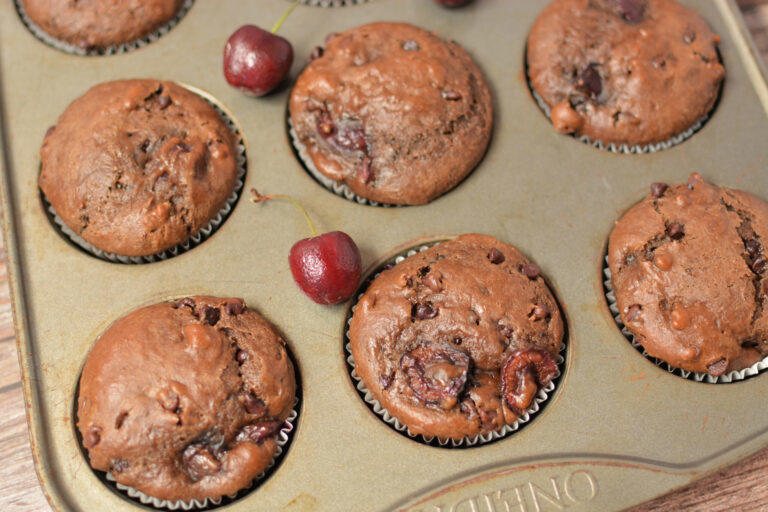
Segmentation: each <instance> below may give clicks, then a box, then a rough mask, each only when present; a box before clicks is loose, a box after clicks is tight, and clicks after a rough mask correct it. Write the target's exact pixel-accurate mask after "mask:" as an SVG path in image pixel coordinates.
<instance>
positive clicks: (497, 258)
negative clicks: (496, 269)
mask: <svg viewBox="0 0 768 512" xmlns="http://www.w3.org/2000/svg"><path fill="white" fill-rule="evenodd" d="M505 259H506V258H505V257H504V253H503V252H501V251H500V250H498V249H497V248H495V247H494V248H493V249H491V250H490V251H489V252H488V260H490V262H491V263H493V264H494V265H498V264H500V263H504V260H505Z"/></svg>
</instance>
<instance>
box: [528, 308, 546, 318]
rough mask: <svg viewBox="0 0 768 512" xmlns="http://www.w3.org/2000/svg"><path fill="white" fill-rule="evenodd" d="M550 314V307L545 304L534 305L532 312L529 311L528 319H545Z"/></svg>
mask: <svg viewBox="0 0 768 512" xmlns="http://www.w3.org/2000/svg"><path fill="white" fill-rule="evenodd" d="M548 316H549V309H547V308H546V307H544V306H539V305H536V306H533V308H532V309H531V312H530V313H528V319H529V320H531V321H532V322H535V321H537V320H544V319H545V318H547V317H548Z"/></svg>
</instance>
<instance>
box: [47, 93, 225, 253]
mask: <svg viewBox="0 0 768 512" xmlns="http://www.w3.org/2000/svg"><path fill="white" fill-rule="evenodd" d="M40 155H41V160H42V170H41V172H40V179H39V185H40V189H41V190H42V191H43V194H44V195H45V197H46V198H47V200H48V201H49V202H50V203H51V205H52V206H53V208H54V209H55V210H56V213H57V214H58V215H59V217H61V219H62V220H63V221H64V222H65V223H66V225H67V226H69V228H71V229H72V230H73V231H74V232H75V233H76V234H78V235H79V236H80V237H82V238H83V239H84V240H86V241H87V242H89V243H91V244H93V245H94V246H95V247H96V248H98V249H101V250H102V251H106V252H109V253H114V254H119V255H123V256H147V255H152V254H155V253H158V252H161V251H163V250H166V249H169V248H171V247H173V246H175V245H177V244H180V243H182V242H185V241H186V240H187V239H188V238H189V237H191V236H193V235H195V234H196V233H197V232H198V231H199V230H200V228H203V227H205V226H206V225H208V224H209V222H210V221H211V219H212V218H213V217H214V216H215V215H216V214H217V213H218V212H219V211H220V210H221V209H222V207H224V205H225V203H226V202H227V199H228V198H229V196H230V195H231V194H232V191H233V189H234V186H235V181H236V178H237V162H236V158H235V142H234V141H233V136H232V133H231V132H230V130H229V129H228V128H227V125H226V124H225V122H224V121H223V120H222V119H221V117H220V116H219V114H218V113H217V112H216V110H214V108H213V107H212V106H211V105H209V104H208V103H207V102H206V101H205V100H204V99H203V98H201V97H200V96H198V95H196V94H194V93H192V92H190V91H188V90H187V89H184V88H183V87H181V86H179V85H176V84H175V83H172V82H160V81H157V80H122V81H117V82H107V83H102V84H99V85H96V86H95V87H93V88H92V89H90V90H89V91H88V92H87V93H85V95H83V96H82V97H80V98H78V99H77V100H75V101H74V102H73V103H72V104H71V105H69V107H67V109H66V110H65V111H64V113H63V114H62V115H61V117H59V120H58V124H57V125H56V126H55V127H53V128H51V129H49V130H48V133H47V134H46V136H45V140H44V141H43V147H42V149H41V150H40Z"/></svg>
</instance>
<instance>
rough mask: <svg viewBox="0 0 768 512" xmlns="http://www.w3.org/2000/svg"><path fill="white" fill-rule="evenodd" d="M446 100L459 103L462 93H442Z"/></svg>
mask: <svg viewBox="0 0 768 512" xmlns="http://www.w3.org/2000/svg"><path fill="white" fill-rule="evenodd" d="M440 94H441V95H442V97H443V99H444V100H448V101H459V100H460V99H461V93H459V92H456V91H443V92H441V93H440Z"/></svg>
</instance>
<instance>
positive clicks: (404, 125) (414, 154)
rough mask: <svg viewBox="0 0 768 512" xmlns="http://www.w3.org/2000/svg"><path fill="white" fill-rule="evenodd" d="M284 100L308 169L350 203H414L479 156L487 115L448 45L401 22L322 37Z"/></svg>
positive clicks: (464, 65) (476, 85)
mask: <svg viewBox="0 0 768 512" xmlns="http://www.w3.org/2000/svg"><path fill="white" fill-rule="evenodd" d="M326 41H327V43H326V48H325V51H324V53H322V52H319V50H318V52H317V53H322V55H321V56H320V57H318V58H316V59H314V60H313V61H312V62H311V63H310V64H309V65H308V66H307V67H306V69H305V70H304V71H303V72H302V73H301V75H300V76H299V78H298V80H297V81H296V85H295V86H294V88H293V92H292V93H291V100H290V112H291V120H292V122H293V125H294V128H295V129H296V133H297V135H298V138H299V141H300V142H301V144H303V145H305V146H306V149H307V152H308V154H309V156H310V157H311V159H312V161H313V162H314V164H315V166H316V167H317V169H318V170H319V171H320V172H321V173H323V174H324V175H326V176H328V177H329V178H331V179H333V180H336V181H339V182H343V183H345V184H347V185H348V186H349V188H351V189H352V190H353V191H354V192H355V193H356V194H357V195H359V196H362V197H365V198H368V199H371V200H374V201H380V202H384V203H391V204H422V203H426V202H429V201H431V200H432V199H434V198H435V197H437V196H439V195H441V194H443V193H444V192H446V191H448V190H450V189H451V188H453V187H454V186H456V185H457V184H458V183H459V182H460V181H461V180H462V179H463V178H464V177H465V176H466V175H467V174H469V173H470V172H471V171H472V169H474V168H475V166H476V165H477V164H478V162H480V159H481V158H482V157H483V155H484V153H485V150H486V147H487V146H488V142H489V141H490V137H491V126H492V123H493V109H492V105H491V94H490V91H489V90H488V86H487V85H486V83H485V79H484V78H483V75H482V74H481V72H480V70H479V69H478V67H477V65H475V63H474V62H473V61H472V59H471V58H470V56H469V55H468V54H467V52H466V51H465V50H464V49H463V48H462V47H461V46H459V45H458V44H456V43H454V42H447V41H443V40H442V39H440V38H439V37H437V36H436V35H434V34H433V33H431V32H427V31H426V30H423V29H421V28H418V27H414V26H412V25H408V24H405V23H374V24H370V25H364V26H362V27H358V28H353V29H351V30H347V31H346V32H342V33H341V34H331V35H330V36H329V39H327V40H326Z"/></svg>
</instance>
